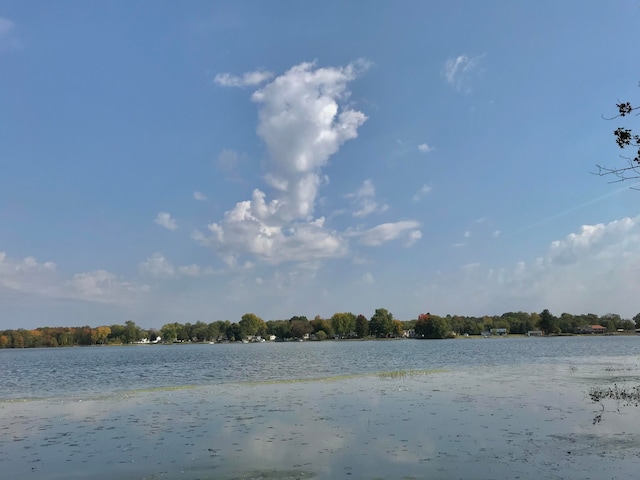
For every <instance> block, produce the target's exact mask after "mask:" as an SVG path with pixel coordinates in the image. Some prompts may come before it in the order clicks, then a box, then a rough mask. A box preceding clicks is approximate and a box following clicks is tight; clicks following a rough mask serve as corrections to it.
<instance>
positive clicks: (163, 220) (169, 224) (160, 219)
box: [154, 212, 178, 230]
mask: <svg viewBox="0 0 640 480" xmlns="http://www.w3.org/2000/svg"><path fill="white" fill-rule="evenodd" d="M154 221H155V222H156V223H157V224H158V225H160V226H161V227H164V228H166V229H167V230H175V229H177V228H178V224H177V223H176V221H175V220H174V219H173V218H171V215H170V214H168V213H167V212H160V213H159V214H158V215H157V216H156V219H155V220H154Z"/></svg>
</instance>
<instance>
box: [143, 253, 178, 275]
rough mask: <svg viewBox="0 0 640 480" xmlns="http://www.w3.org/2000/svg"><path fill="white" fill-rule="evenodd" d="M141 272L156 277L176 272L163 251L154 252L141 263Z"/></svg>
mask: <svg viewBox="0 0 640 480" xmlns="http://www.w3.org/2000/svg"><path fill="white" fill-rule="evenodd" d="M139 269H140V272H142V273H146V274H149V275H153V276H154V277H170V276H172V275H173V274H174V273H175V269H174V268H173V265H171V263H169V262H168V261H167V259H166V258H164V256H163V255H162V254H161V253H158V252H156V253H154V254H153V255H151V257H149V258H148V259H147V260H146V261H144V262H142V263H141V264H140V265H139Z"/></svg>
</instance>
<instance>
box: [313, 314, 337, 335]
mask: <svg viewBox="0 0 640 480" xmlns="http://www.w3.org/2000/svg"><path fill="white" fill-rule="evenodd" d="M309 325H311V327H312V328H313V333H318V332H324V333H325V334H326V335H327V337H333V327H332V326H331V321H329V320H327V319H324V318H322V317H321V316H320V315H316V318H314V319H313V320H311V321H310V322H309Z"/></svg>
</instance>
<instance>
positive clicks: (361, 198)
mask: <svg viewBox="0 0 640 480" xmlns="http://www.w3.org/2000/svg"><path fill="white" fill-rule="evenodd" d="M375 197H376V189H375V187H374V185H373V182H372V181H371V180H370V179H368V180H365V181H364V182H362V186H361V187H360V188H359V189H358V191H357V192H355V193H350V194H348V195H347V198H351V199H352V201H353V203H354V205H355V206H356V210H355V211H354V212H353V216H354V217H360V218H362V217H366V216H367V215H370V214H372V213H380V212H385V211H386V210H388V209H389V205H386V204H382V205H379V204H378V202H377V201H376V198H375Z"/></svg>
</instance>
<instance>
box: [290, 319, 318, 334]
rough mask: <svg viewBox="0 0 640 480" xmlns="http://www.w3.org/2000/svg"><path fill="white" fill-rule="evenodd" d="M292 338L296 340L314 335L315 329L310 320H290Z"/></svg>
mask: <svg viewBox="0 0 640 480" xmlns="http://www.w3.org/2000/svg"><path fill="white" fill-rule="evenodd" d="M289 327H290V328H291V336H292V337H294V338H304V337H305V335H310V334H311V333H313V327H312V326H311V323H310V322H309V320H290V321H289Z"/></svg>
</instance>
